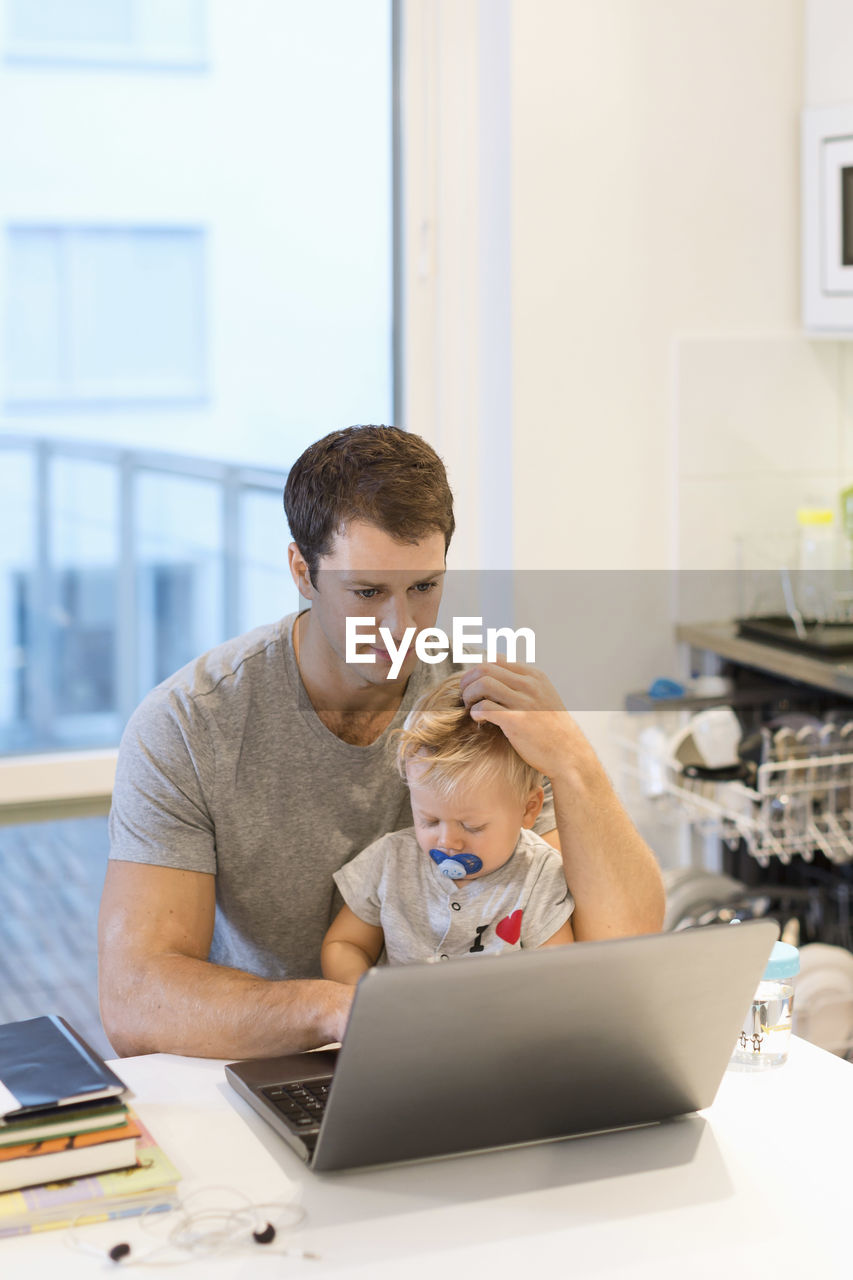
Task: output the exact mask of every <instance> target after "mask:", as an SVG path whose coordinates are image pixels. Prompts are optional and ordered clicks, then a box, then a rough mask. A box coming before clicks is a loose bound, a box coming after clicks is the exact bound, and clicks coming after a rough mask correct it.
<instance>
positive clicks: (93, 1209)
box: [0, 1113, 181, 1237]
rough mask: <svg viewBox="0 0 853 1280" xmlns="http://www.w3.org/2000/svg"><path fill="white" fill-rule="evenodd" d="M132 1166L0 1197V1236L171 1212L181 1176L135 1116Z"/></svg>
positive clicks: (175, 1203) (133, 1117)
mask: <svg viewBox="0 0 853 1280" xmlns="http://www.w3.org/2000/svg"><path fill="white" fill-rule="evenodd" d="M131 1117H132V1119H133V1120H135V1122H136V1123H137V1124H138V1125H139V1128H140V1130H141V1132H140V1136H139V1138H138V1139H137V1143H136V1164H135V1165H134V1166H133V1167H132V1168H129V1169H119V1170H115V1171H110V1172H106V1173H99V1174H96V1175H91V1176H89V1177H79V1178H73V1179H71V1180H67V1181H64V1182H53V1183H48V1184H46V1185H43V1186H36V1187H26V1188H23V1189H21V1190H17V1191H6V1192H3V1193H2V1194H0V1237H3V1236H15V1235H26V1234H28V1233H30V1232H33V1231H51V1230H54V1229H55V1228H59V1227H70V1226H81V1225H82V1224H84V1223H87V1222H105V1221H106V1220H107V1218H125V1217H130V1216H131V1215H133V1214H138V1213H156V1212H159V1211H161V1210H165V1209H173V1208H175V1206H176V1205H177V1203H178V1194H177V1184H178V1182H180V1179H181V1175H180V1174H179V1173H178V1171H177V1169H176V1168H175V1166H174V1165H173V1164H172V1162H171V1160H170V1159H169V1158H168V1156H167V1155H166V1154H165V1152H164V1151H163V1150H162V1148H160V1147H159V1146H158V1145H157V1143H156V1142H155V1140H154V1138H153V1137H152V1136H151V1134H150V1133H149V1131H148V1129H146V1127H145V1125H144V1124H143V1123H142V1122H141V1121H140V1120H139V1118H138V1117H137V1116H133V1115H132V1113H131Z"/></svg>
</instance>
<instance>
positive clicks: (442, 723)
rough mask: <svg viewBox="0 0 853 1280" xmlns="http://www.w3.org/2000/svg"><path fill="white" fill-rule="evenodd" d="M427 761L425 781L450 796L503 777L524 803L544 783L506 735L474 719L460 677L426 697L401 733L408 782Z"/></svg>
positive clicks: (400, 757)
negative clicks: (411, 769) (410, 772)
mask: <svg viewBox="0 0 853 1280" xmlns="http://www.w3.org/2000/svg"><path fill="white" fill-rule="evenodd" d="M415 760H416V761H417V762H418V763H419V764H420V763H424V764H425V766H426V767H425V769H424V772H423V774H422V775H421V778H420V781H423V782H425V783H427V784H428V785H429V786H430V787H434V788H435V789H436V790H437V791H438V792H439V794H440V795H444V796H450V795H452V794H453V792H454V791H455V790H456V788H457V787H458V786H459V784H460V783H461V782H462V781H463V780H464V782H465V783H466V784H467V785H468V786H471V787H477V786H481V785H483V784H484V783H488V782H491V781H492V780H493V779H494V778H500V780H501V781H503V782H505V783H506V785H507V787H508V788H510V790H511V791H512V794H513V795H514V796H518V799H519V800H521V801H524V800H526V799H527V797H528V796H529V795H530V792H531V791H532V790H534V789H535V788H536V787H539V786H541V785H542V775H541V773H539V771H538V770H537V769H533V768H531V766H530V765H529V764H527V763H526V762H525V761H524V760H522V758H521V756H520V755H519V754H518V752H517V751H516V750H515V748H514V747H513V746H512V745H511V743H510V741H509V739H508V738H506V737H505V736H504V733H503V730H502V729H499V728H498V726H497V725H495V724H490V723H489V722H488V721H487V720H480V721H477V720H472V719H471V716H470V713H469V711H468V708H467V707H466V705H465V703H464V701H463V699H462V693H461V690H460V687H459V676H458V675H452V676H448V678H447V679H446V680H443V681H442V682H441V684H439V685H436V686H435V688H434V689H430V690H429V691H428V692H427V693H425V694H423V695H422V696H421V697H420V698H419V699H418V701H417V702H416V703H415V705H414V706H413V707H412V710H411V711H410V712H409V714H408V716H407V717H406V722H405V724H404V725H403V728H402V729H400V730H399V731H398V734H397V742H396V764H397V768H398V770H399V772H400V775H401V777H403V778H407V774H406V766H407V765H408V764H409V763H410V761H415Z"/></svg>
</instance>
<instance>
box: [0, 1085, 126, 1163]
mask: <svg viewBox="0 0 853 1280" xmlns="http://www.w3.org/2000/svg"><path fill="white" fill-rule="evenodd" d="M126 1120H127V1107H126V1106H125V1105H124V1103H123V1102H119V1103H116V1101H115V1099H114V1098H102V1099H101V1100H100V1101H99V1102H94V1103H92V1104H91V1105H90V1106H87V1105H86V1104H83V1105H82V1106H76V1107H54V1108H53V1109H52V1110H47V1111H27V1112H25V1113H24V1115H22V1116H19V1117H18V1118H17V1119H11V1120H7V1121H6V1122H5V1123H3V1124H0V1155H2V1151H3V1148H4V1147H13V1146H15V1145H17V1144H18V1143H20V1142H35V1141H37V1140H38V1139H39V1138H60V1137H64V1136H65V1135H66V1134H73V1133H88V1132H91V1131H93V1130H95V1129H114V1128H115V1127H116V1125H119V1124H124V1122H125V1121H126Z"/></svg>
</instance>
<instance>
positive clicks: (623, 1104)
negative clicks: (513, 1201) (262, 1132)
mask: <svg viewBox="0 0 853 1280" xmlns="http://www.w3.org/2000/svg"><path fill="white" fill-rule="evenodd" d="M778 934H779V926H778V924H777V923H776V921H775V920H756V921H749V922H746V923H743V924H738V925H731V924H722V925H709V926H706V927H704V928H694V929H686V930H684V931H682V932H678V933H663V934H650V935H648V936H643V937H635V938H623V939H618V940H616V941H608V942H585V943H580V944H579V943H575V944H574V945H568V946H565V947H552V948H546V949H545V950H541V951H521V952H509V953H507V954H505V955H497V956H481V957H476V958H475V957H470V958H469V957H463V958H460V959H455V960H448V961H445V962H441V963H439V964H415V965H402V966H394V967H378V968H373V969H371V970H369V972H368V973H366V974H365V975H364V977H363V978H362V979H361V981H360V982H359V984H358V988H357V990H356V994H355V1000H354V1002H353V1007H352V1013H351V1015H350V1020H349V1023H348V1025H347V1030H346V1034H345V1037H344V1041H343V1044H342V1046H341V1048H340V1049H339V1050H320V1051H318V1052H312V1053H301V1054H294V1055H290V1056H288V1057H283V1058H258V1059H251V1060H247V1061H243V1062H232V1063H229V1064H228V1065H227V1066H226V1068H225V1074H226V1078H227V1079H228V1082H229V1084H230V1085H231V1086H232V1087H233V1088H234V1089H235V1090H236V1091H237V1093H239V1094H240V1095H241V1096H242V1097H243V1098H245V1099H246V1100H247V1102H249V1104H250V1105H251V1106H252V1107H254V1109H255V1110H256V1111H257V1112H258V1114H259V1115H261V1116H263V1118H264V1119H265V1120H267V1121H268V1122H269V1123H270V1124H271V1125H272V1127H273V1128H274V1129H275V1130H277V1132H278V1133H279V1134H280V1135H281V1136H282V1137H283V1138H284V1140H285V1141H286V1142H287V1143H289V1144H290V1146H291V1147H292V1148H293V1149H294V1151H296V1152H297V1154H298V1155H299V1156H301V1158H302V1159H303V1160H304V1161H306V1162H307V1163H308V1165H309V1166H310V1167H311V1168H312V1169H313V1170H316V1171H317V1172H324V1173H325V1172H328V1171H332V1170H342V1169H355V1168H361V1167H364V1166H371V1165H385V1164H394V1163H397V1162H400V1161H415V1160H430V1159H435V1158H437V1157H442V1156H448V1155H458V1154H462V1153H468V1152H474V1151H481V1150H487V1149H490V1148H495V1147H509V1146H517V1145H522V1144H527V1143H534V1142H547V1141H550V1140H554V1139H557V1138H565V1137H569V1136H575V1135H580V1134H589V1133H594V1132H599V1131H603V1130H609V1129H617V1128H626V1127H633V1126H635V1125H644V1124H649V1123H652V1122H654V1121H659V1120H664V1119H668V1118H670V1117H674V1116H679V1115H683V1114H685V1113H687V1112H691V1111H696V1110H699V1109H700V1108H702V1107H706V1106H709V1105H710V1103H711V1102H712V1101H713V1099H714V1096H715V1094H716V1092H717V1089H718V1087H719V1084H720V1081H721V1079H722V1077H723V1072H724V1071H725V1069H726V1064H727V1063H728V1060H729V1057H730V1056H731V1052H732V1049H733V1048H734V1044H735V1041H736V1039H737V1036H738V1034H739V1032H740V1030H741V1027H742V1026H743V1022H744V1019H745V1016H746V1013H747V1011H748V1009H749V1007H750V1004H751V1001H752V997H753V994H754V992H755V989H756V987H757V985H758V982H759V980H760V978H761V975H762V973H763V971H764V968H765V965H766V963H767V959H768V957H769V955H770V951H771V948H772V946H773V943H774V942H775V941H776V938H777V937H778Z"/></svg>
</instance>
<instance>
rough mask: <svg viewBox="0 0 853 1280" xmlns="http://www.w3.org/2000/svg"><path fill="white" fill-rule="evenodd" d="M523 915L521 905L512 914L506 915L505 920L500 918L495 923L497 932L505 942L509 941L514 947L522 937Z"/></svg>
mask: <svg viewBox="0 0 853 1280" xmlns="http://www.w3.org/2000/svg"><path fill="white" fill-rule="evenodd" d="M522 915H523V912H522V910H521V907H518V909H517V910H516V911H513V913H512V915H511V916H504V918H503V920H499V921H498V922H497V924H496V925H495V933H496V934H497V935H498V937H499V938H501V939H502V940H503V941H504V942H508V943H509V945H510V946H511V947H514V946H515V944H516V942H518V940H519V938H520V937H521V917H522Z"/></svg>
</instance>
